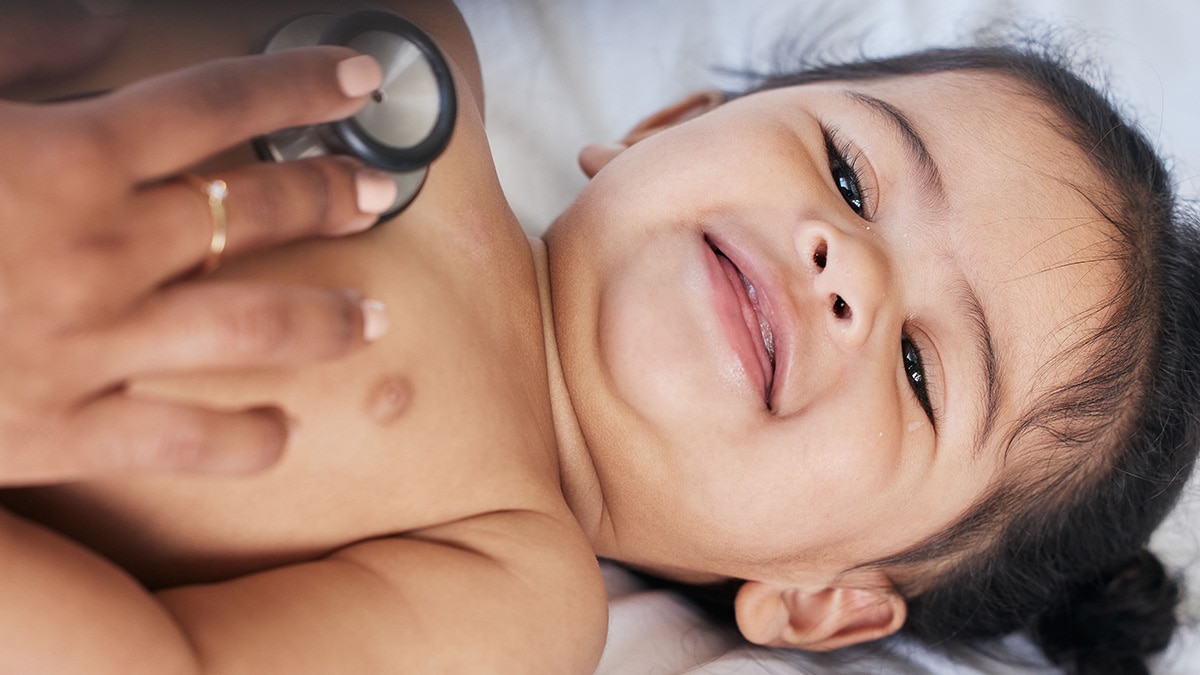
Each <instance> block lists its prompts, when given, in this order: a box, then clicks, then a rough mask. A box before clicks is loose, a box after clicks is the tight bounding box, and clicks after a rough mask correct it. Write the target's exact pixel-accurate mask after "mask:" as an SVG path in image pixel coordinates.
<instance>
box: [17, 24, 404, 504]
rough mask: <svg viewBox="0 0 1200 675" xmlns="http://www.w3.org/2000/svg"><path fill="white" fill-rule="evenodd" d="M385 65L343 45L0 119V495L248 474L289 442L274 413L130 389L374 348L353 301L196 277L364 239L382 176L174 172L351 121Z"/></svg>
mask: <svg viewBox="0 0 1200 675" xmlns="http://www.w3.org/2000/svg"><path fill="white" fill-rule="evenodd" d="M381 77H382V74H381V72H380V67H379V64H378V63H376V62H375V61H374V60H372V59H370V58H369V57H365V56H357V55H356V54H355V53H354V52H352V51H350V50H347V49H342V48H335V47H317V48H311V49H297V50H290V51H287V52H282V53H279V54H276V55H271V56H254V57H241V58H234V59H226V60H222V61H214V62H210V63H208V64H203V65H200V66H196V67H193V68H190V69H187V70H183V71H179V72H176V73H172V74H168V75H164V76H160V77H157V78H154V79H151V80H146V81H144V82H141V83H138V84H135V85H133V86H130V87H127V88H124V89H119V90H117V91H115V92H113V93H111V94H108V95H104V96H100V97H96V98H92V99H86V100H81V101H75V102H69V103H59V104H47V105H29V104H17V103H5V102H0V485H20V484H33V483H40V482H50V481H61V480H68V479H73V478H79V477H85V476H95V475H97V474H103V473H106V472H112V471H119V470H130V469H148V470H178V471H183V470H186V471H205V472H240V471H248V470H254V469H257V468H261V467H264V466H267V465H269V464H270V463H271V462H272V461H274V459H275V458H276V457H278V456H279V454H280V452H281V451H282V448H283V446H284V443H285V441H286V437H287V424H286V419H285V417H284V415H283V413H282V412H281V411H279V410H276V409H256V410H245V411H218V410H210V409H204V408H198V407H195V406H189V405H184V404H180V403H173V402H170V401H166V400H154V399H146V398H139V397H136V396H134V395H133V394H131V393H130V392H128V391H127V388H126V386H125V385H126V383H127V382H128V381H130V380H131V379H134V378H137V377H140V376H147V375H159V374H184V373H192V372H202V371H206V370H213V369H229V368H239V367H257V366H263V365H273V364H281V363H293V362H298V361H304V360H310V359H316V358H327V357H333V356H337V355H340V354H344V353H346V352H348V351H349V350H352V349H354V348H356V347H359V346H361V345H362V344H363V343H364V342H366V341H369V340H370V339H372V338H373V337H376V336H377V335H378V334H379V333H380V332H381V331H382V330H383V329H384V328H385V327H386V319H385V317H384V315H383V314H382V307H381V306H379V305H378V304H377V303H371V302H364V301H363V300H362V298H361V297H360V296H359V295H358V294H356V293H355V292H353V291H348V290H338V289H317V288H308V287H290V286H280V285H266V284H262V283H251V282H236V281H227V280H226V281H222V280H217V279H208V280H205V279H203V278H197V277H196V274H195V272H196V270H197V269H199V268H201V267H202V266H203V265H204V263H205V261H206V259H208V258H209V257H210V255H211V253H212V251H213V250H214V249H218V248H220V246H218V245H217V244H216V242H215V240H214V236H215V230H214V228H215V226H216V225H215V223H214V221H215V220H217V219H218V218H217V217H218V215H220V214H219V213H218V212H220V211H223V212H224V213H225V214H227V215H228V240H227V243H226V244H225V246H224V253H225V255H226V256H236V255H238V254H241V253H245V252H247V251H251V250H254V249H259V248H263V247H267V246H272V245H276V244H279V243H280V242H284V241H288V240H293V239H297V238H301V237H307V236H312V235H339V234H345V233H350V232H356V231H361V230H363V229H366V228H368V227H369V226H370V225H371V224H372V223H373V222H374V221H375V219H376V218H377V215H378V214H379V213H381V212H382V211H384V210H385V209H386V208H387V207H388V206H390V204H391V201H392V199H393V198H394V195H395V186H394V185H393V183H392V181H391V180H390V179H389V178H388V177H387V176H386V175H384V174H381V173H378V172H374V171H370V170H366V169H363V168H362V167H360V166H359V165H357V164H355V163H353V162H351V161H349V160H346V159H338V158H320V159H313V160H304V161H300V162H293V163H289V164H248V165H244V166H239V167H235V168H233V169H230V170H228V171H225V172H223V173H220V174H218V175H209V176H206V177H205V180H206V181H208V180H217V179H220V180H223V181H225V183H226V184H227V185H228V186H229V193H228V197H227V198H226V199H225V200H224V204H223V206H222V205H220V204H218V205H215V206H214V205H213V204H211V203H210V200H209V197H207V196H205V195H204V194H203V193H202V192H201V191H200V190H198V189H197V187H196V186H195V185H193V184H191V183H190V182H189V181H185V180H181V179H180V178H179V176H180V174H181V172H184V171H186V170H187V169H188V168H189V167H192V166H194V165H195V164H196V163H197V162H200V161H201V160H204V159H205V158H207V157H210V156H211V155H213V154H214V153H216V152H218V151H220V150H222V149H224V148H227V147H230V146H232V145H235V144H237V143H240V142H243V141H245V140H247V139H250V138H253V137H254V136H257V135H259V134H262V133H265V132H268V131H272V130H275V129H280V128H285V127H291V126H299V125H306V124H314V123H318V122H322V121H328V120H333V119H340V118H344V117H347V116H349V115H351V114H353V113H354V112H355V111H357V110H358V109H359V107H361V105H362V104H363V103H364V102H365V101H366V98H367V96H369V94H370V93H371V92H373V91H374V90H375V88H376V87H378V86H379V82H380V78H381Z"/></svg>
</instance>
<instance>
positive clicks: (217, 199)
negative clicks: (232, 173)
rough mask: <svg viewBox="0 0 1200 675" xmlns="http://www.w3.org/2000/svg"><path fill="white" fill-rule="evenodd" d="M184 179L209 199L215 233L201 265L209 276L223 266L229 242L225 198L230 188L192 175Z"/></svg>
mask: <svg viewBox="0 0 1200 675" xmlns="http://www.w3.org/2000/svg"><path fill="white" fill-rule="evenodd" d="M183 178H184V179H185V180H186V181H187V182H188V183H190V184H191V185H192V186H193V187H195V188H196V189H198V190H200V192H203V193H204V196H205V197H208V210H209V212H210V213H211V214H212V225H213V233H212V240H211V241H210V242H209V244H208V255H207V256H206V257H205V258H204V262H203V263H201V265H200V273H201V274H208V273H209V272H212V271H213V270H215V269H217V266H218V265H220V264H221V255H222V254H224V253H225V244H226V243H227V242H228V241H229V219H228V218H227V217H226V214H225V198H226V197H228V196H229V186H228V185H226V184H225V181H223V180H208V179H205V178H201V177H200V176H197V175H195V174H191V173H189V174H185V175H184V177H183Z"/></svg>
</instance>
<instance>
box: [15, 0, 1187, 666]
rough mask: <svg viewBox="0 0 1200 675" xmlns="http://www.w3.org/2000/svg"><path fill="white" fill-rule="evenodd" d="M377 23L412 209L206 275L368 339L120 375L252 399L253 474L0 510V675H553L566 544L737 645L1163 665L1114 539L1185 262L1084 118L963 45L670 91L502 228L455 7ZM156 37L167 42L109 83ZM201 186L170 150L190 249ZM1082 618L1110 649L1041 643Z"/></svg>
mask: <svg viewBox="0 0 1200 675" xmlns="http://www.w3.org/2000/svg"><path fill="white" fill-rule="evenodd" d="M333 4H334V5H335V8H336V10H337V11H345V10H346V9H348V8H349V3H344V2H340V3H333ZM395 5H396V6H395V7H391V9H394V10H395V11H397V12H399V13H401V14H404V15H406V16H408V17H409V18H411V19H412V20H413V21H414V22H416V23H418V24H419V25H422V26H423V27H425V28H426V30H428V31H429V33H430V34H431V35H432V36H433V37H434V38H435V39H436V40H437V41H438V43H439V44H440V45H441V47H442V49H443V50H444V52H445V53H446V54H447V56H448V57H449V59H450V61H451V63H452V67H453V69H454V72H455V75H456V78H457V81H458V87H459V113H458V120H457V126H456V129H455V135H454V137H453V139H452V141H451V143H450V145H449V147H448V148H447V150H446V151H445V153H444V155H443V156H442V157H441V158H440V159H439V160H438V161H437V162H436V163H435V164H434V166H433V167H432V169H431V172H430V175H429V178H428V181H427V183H426V185H425V186H424V188H423V190H422V192H421V194H420V196H419V197H418V199H417V200H416V201H415V202H414V203H413V204H412V205H411V206H410V207H409V208H408V209H407V210H405V211H404V212H403V213H402V214H401V215H399V216H398V217H397V218H395V219H394V220H392V221H390V222H388V223H385V224H383V225H381V226H379V227H376V228H375V229H373V230H371V231H369V232H367V233H364V234H362V235H358V236H356V237H353V238H350V239H347V240H338V241H321V242H308V243H303V244H298V245H295V246H292V247H290V248H287V249H284V250H282V251H276V252H273V253H269V254H264V255H261V256H258V257H256V258H252V259H241V260H238V261H236V262H233V263H230V264H227V265H226V266H224V267H222V268H220V269H219V270H218V271H217V275H218V276H220V277H224V278H228V279H231V280H233V279H238V278H246V277H254V278H258V279H269V280H279V281H286V282H289V283H297V282H303V283H312V284H315V285H321V286H344V287H348V288H357V289H362V290H363V292H364V293H365V294H366V295H367V296H368V297H370V298H374V299H377V300H379V301H381V302H383V303H384V304H385V305H386V307H387V308H388V312H389V314H390V317H391V323H392V326H393V328H392V330H391V331H390V332H389V333H388V334H387V335H385V336H384V337H383V338H381V339H379V340H378V341H377V342H375V343H374V344H372V345H371V346H370V347H369V348H368V349H365V350H363V351H362V352H360V353H357V354H355V355H353V356H351V357H348V358H346V359H343V360H339V361H334V362H328V363H325V364H320V365H316V366H308V367H304V368H295V369H293V368H279V369H271V370H264V371H262V372H260V373H257V374H255V375H254V376H249V377H247V376H237V377H233V376H230V375H227V374H222V373H213V374H211V375H210V376H206V377H202V378H191V379H187V380H181V379H172V380H167V379H153V378H150V379H146V380H142V381H138V382H134V383H131V385H130V389H129V395H130V396H135V397H147V398H167V399H183V400H189V401H201V402H204V403H206V404H208V405H210V406H212V407H214V408H222V409H251V408H258V407H261V406H264V405H270V406H279V407H281V408H282V409H283V410H285V411H286V412H287V414H288V415H289V417H290V418H291V419H292V420H293V422H294V424H293V427H294V428H293V432H292V436H291V439H290V442H289V446H288V451H287V454H286V456H285V457H284V459H283V460H282V461H281V462H280V463H279V464H278V465H277V466H276V467H274V468H272V469H270V470H268V471H266V472H263V473H261V474H258V475H255V476H253V477H250V478H237V479H228V478H227V479H222V478H195V477H168V478H139V479H120V480H110V481H94V482H88V483H74V484H67V485H55V486H47V487H42V488H36V489H34V488H30V489H24V490H19V491H18V490H13V491H9V492H7V493H5V494H4V495H3V497H2V499H3V503H4V504H5V506H6V507H7V508H9V509H10V510H11V511H14V512H16V513H20V514H22V515H23V516H24V517H25V518H27V519H28V520H26V519H24V518H18V517H15V516H13V515H10V514H8V513H4V514H3V519H2V520H0V523H2V525H3V527H2V528H0V537H3V542H2V543H0V552H2V553H0V556H2V557H3V561H4V569H5V580H4V586H3V588H4V591H3V596H2V597H3V599H4V607H5V611H4V613H3V616H4V617H5V619H4V630H3V631H0V635H3V636H4V637H3V638H0V639H3V640H4V644H3V645H2V647H0V663H3V664H4V666H6V668H5V670H6V671H7V670H17V671H22V672H24V671H26V670H38V671H44V672H70V671H74V670H78V671H85V672H89V673H96V672H106V670H105V669H110V670H111V671H113V672H119V673H133V672H142V671H146V672H151V673H172V672H181V673H190V672H226V671H229V672H254V673H263V672H288V673H300V672H376V671H381V672H430V671H435V672H446V671H449V672H460V671H461V672H481V671H482V672H494V671H501V672H518V673H528V672H547V673H564V672H589V671H590V670H592V669H593V668H594V666H595V664H596V662H597V659H598V658H599V655H600V651H601V649H602V647H603V641H604V635H605V595H604V588H603V582H602V580H601V577H600V573H599V568H598V565H597V562H596V558H597V557H602V558H608V559H612V560H616V561H619V562H621V563H624V564H626V565H628V566H630V567H632V568H634V569H637V570H640V571H643V572H646V573H649V574H653V575H656V576H660V577H664V578H666V579H670V580H674V581H679V582H684V583H687V584H696V585H709V584H716V585H718V586H720V587H727V586H733V587H736V592H735V594H734V608H735V615H736V620H737V623H738V626H739V628H740V630H741V632H742V633H743V634H744V635H745V636H746V637H747V638H748V639H749V640H751V641H753V642H755V643H759V644H764V645H772V646H781V647H795V648H802V649H813V650H830V649H837V648H839V647H844V646H847V645H852V644H856V643H860V642H864V641H869V640H874V639H878V638H882V637H885V636H887V635H891V634H893V633H895V632H896V631H898V630H900V629H901V628H907V629H909V630H912V631H913V632H915V633H916V634H918V635H921V636H923V637H927V638H930V639H945V638H947V637H958V638H965V639H970V638H976V637H984V636H993V635H1000V634H1004V633H1006V632H1009V631H1011V630H1014V629H1019V628H1029V629H1032V630H1033V631H1034V632H1035V634H1036V635H1037V636H1038V637H1039V639H1040V640H1041V641H1042V643H1043V645H1044V646H1045V648H1046V650H1047V653H1048V654H1050V655H1051V656H1052V657H1054V658H1056V659H1061V660H1064V661H1066V660H1069V659H1074V660H1076V661H1077V662H1079V663H1086V662H1087V659H1097V658H1103V659H1106V660H1107V661H1108V662H1110V663H1111V662H1114V661H1116V660H1119V659H1128V663H1130V664H1134V665H1136V664H1140V663H1141V658H1142V657H1143V656H1144V655H1145V654H1146V653H1148V652H1153V651H1155V650H1157V649H1159V648H1161V647H1162V646H1163V644H1165V642H1164V640H1165V639H1166V638H1167V637H1169V635H1170V631H1171V629H1172V628H1173V623H1172V622H1171V619H1170V617H1171V612H1172V609H1173V605H1174V596H1173V592H1174V591H1173V586H1171V585H1170V583H1169V581H1167V580H1165V579H1164V578H1161V577H1162V569H1161V566H1160V565H1158V563H1157V561H1156V560H1154V559H1153V557H1152V556H1151V555H1149V554H1147V553H1145V552H1144V544H1145V541H1146V539H1147V538H1148V536H1149V533H1150V532H1151V531H1152V530H1153V528H1154V527H1155V526H1156V525H1157V523H1158V521H1159V520H1160V519H1161V518H1162V516H1163V515H1164V514H1165V512H1166V511H1167V510H1168V509H1169V507H1170V505H1171V503H1172V501H1173V499H1174V498H1175V496H1176V495H1177V494H1178V491H1179V489H1180V487H1181V486H1182V484H1183V481H1184V480H1185V479H1186V475H1187V472H1188V469H1189V468H1190V466H1191V463H1192V461H1193V460H1194V457H1195V452H1196V447H1197V444H1196V442H1197V422H1196V421H1195V420H1196V413H1197V410H1198V404H1197V401H1198V400H1200V393H1198V392H1197V386H1198V385H1200V378H1197V376H1196V375H1195V373H1194V371H1193V370H1191V369H1192V368H1194V366H1192V365H1190V364H1194V363H1196V362H1197V359H1198V358H1200V354H1198V350H1200V344H1198V342H1200V309H1198V307H1197V299H1196V293H1195V290H1194V289H1196V288H1197V287H1200V274H1198V273H1197V269H1196V266H1197V265H1196V261H1197V260H1200V244H1198V242H1197V238H1196V235H1195V233H1194V232H1193V231H1192V230H1189V229H1186V228H1184V227H1182V226H1181V225H1179V224H1178V223H1177V221H1176V220H1175V219H1176V217H1177V214H1176V210H1175V208H1174V205H1173V203H1172V198H1171V195H1170V190H1169V182H1168V180H1167V177H1166V175H1165V172H1164V171H1163V169H1162V167H1161V165H1160V163H1159V162H1158V160H1157V159H1156V158H1155V156H1154V154H1153V152H1152V151H1151V149H1150V148H1149V146H1148V145H1147V144H1146V142H1145V140H1144V139H1143V138H1142V137H1141V136H1140V135H1139V134H1138V133H1136V132H1135V131H1133V130H1132V129H1130V128H1129V127H1128V126H1126V125H1125V124H1123V123H1121V121H1120V120H1119V118H1118V117H1117V116H1116V115H1115V114H1114V113H1113V112H1112V110H1111V108H1110V107H1109V106H1108V105H1107V104H1106V103H1105V102H1104V100H1103V98H1102V97H1100V96H1099V95H1097V94H1096V93H1095V92H1093V91H1092V90H1091V89H1090V88H1088V87H1087V86H1086V85H1084V84H1083V83H1082V82H1081V81H1079V80H1078V79H1076V78H1074V77H1073V76H1071V75H1070V74H1069V73H1067V72H1066V71H1065V70H1063V69H1062V68H1060V67H1059V66H1057V65H1055V64H1054V63H1053V62H1052V61H1049V60H1046V59H1042V58H1039V57H1037V56H1034V55H1029V54H1026V53H1024V52H1020V51H1014V50H1006V49H994V50H992V49H977V50H959V51H939V52H930V53H923V54H916V55H911V56H906V57H901V58H897V59H890V60H885V61H876V62H863V63H855V64H849V65H845V66H826V67H814V68H807V69H801V70H799V71H798V72H797V74H794V75H790V76H784V77H779V78H771V79H768V80H766V81H764V82H763V83H762V86H761V87H759V88H758V89H756V90H755V91H753V92H751V93H748V94H747V95H744V96H740V97H731V96H727V95H723V94H718V93H716V92H704V93H701V94H698V95H696V96H693V97H690V98H688V99H686V100H684V101H681V102H679V103H678V104H676V105H674V106H671V107H669V108H667V109H665V110H662V111H660V112H658V113H656V114H654V115H652V116H651V117H649V118H647V119H646V120H645V121H644V122H643V123H642V124H640V125H639V126H638V127H637V128H636V129H635V130H634V131H633V132H631V134H630V135H629V137H627V138H626V139H624V140H623V141H622V142H621V143H619V144H615V145H596V146H589V147H588V148H585V149H584V150H583V151H582V153H581V155H580V164H581V166H582V167H583V169H584V171H585V172H586V173H587V174H588V175H589V176H590V177H591V180H590V182H589V184H588V186H587V187H586V188H585V189H584V190H583V192H582V193H581V194H580V195H579V196H578V198H577V199H576V200H575V202H574V203H573V204H572V205H571V206H570V207H569V208H568V209H567V210H566V211H565V212H564V213H563V214H562V215H561V217H560V218H559V219H558V220H557V221H556V222H555V223H554V225H553V226H552V227H551V228H550V230H549V232H548V233H547V235H546V237H545V240H544V241H542V240H539V239H532V240H531V239H527V238H526V237H525V236H524V235H523V234H522V231H521V229H520V227H519V226H518V224H517V222H516V219H515V218H514V216H513V214H512V213H511V211H510V210H509V208H508V206H507V205H506V203H505V200H504V196H503V194H502V193H501V190H500V187H499V184H498V182H497V179H496V175H495V172H494V169H493V167H492V164H491V162H490V159H489V154H488V145H487V138H486V136H485V135H484V131H483V119H482V109H483V106H482V101H483V92H482V90H481V89H482V88H481V84H480V78H479V74H478V64H477V62H476V59H475V55H474V51H473V48H472V46H471V42H470V37H469V35H468V34H467V32H466V29H465V26H464V25H463V24H462V22H461V18H460V17H459V16H458V15H457V13H456V12H455V11H454V9H453V7H452V6H448V5H433V4H430V3H411V2H408V3H400V2H397V3H395ZM239 11H245V12H247V14H244V15H243V14H240V13H238V12H239ZM297 11H300V10H299V9H297V8H296V7H295V6H294V5H289V6H288V7H286V8H282V9H280V8H275V7H268V8H267V9H263V10H261V11H253V12H251V11H249V10H237V9H234V8H231V7H226V6H224V5H220V4H217V5H215V6H214V7H212V8H209V9H207V10H206V12H205V15H204V17H203V18H205V19H206V20H207V22H200V23H196V20H195V17H182V18H181V17H176V16H174V14H173V12H168V11H167V10H161V11H159V10H156V9H155V6H154V5H152V4H148V5H147V6H146V7H138V8H135V12H144V16H143V17H142V19H141V21H142V23H138V21H137V19H138V17H137V16H136V15H135V17H134V18H135V22H134V26H133V28H132V31H133V32H132V33H131V35H130V36H129V37H128V38H127V39H128V40H129V44H130V48H129V49H127V50H126V52H125V53H123V54H122V56H121V57H120V58H118V59H117V60H116V61H114V62H113V63H111V64H105V65H104V66H103V67H102V68H101V69H99V70H97V71H96V72H94V73H92V74H91V75H90V76H89V78H88V79H87V80H85V81H79V82H74V83H71V84H69V85H67V86H66V88H67V89H70V90H75V91H88V90H95V89H98V88H106V87H109V86H113V85H116V84H119V83H121V82H123V81H128V80H132V79H136V78H140V77H143V76H147V75H150V74H151V72H150V69H161V68H167V67H172V66H175V65H181V63H179V62H177V61H178V60H189V61H197V60H203V59H207V58H211V57H216V56H220V55H222V54H225V55H228V54H237V53H245V52H247V51H249V50H250V45H252V44H253V43H254V41H255V40H256V39H257V38H258V37H259V36H261V35H262V34H264V33H265V32H266V31H267V30H269V29H270V27H271V26H272V25H274V24H277V23H278V22H280V21H282V20H284V19H286V18H288V17H289V16H291V15H292V14H293V13H295V12H297ZM156 12H159V13H156ZM160 14H161V15H160ZM174 20H178V21H185V20H186V21H187V23H186V24H184V23H179V24H177V25H174V26H173V27H172V28H170V30H166V31H164V29H163V28H162V26H163V23H162V22H163V21H166V22H170V21H174ZM234 27H236V30H235V28H234ZM185 29H186V31H188V33H189V35H196V37H197V39H196V40H195V42H194V43H191V42H189V43H188V44H189V45H190V47H193V48H194V51H187V53H186V54H185V55H183V56H180V55H179V54H178V53H177V52H174V53H172V54H171V55H168V56H166V57H161V58H156V59H154V60H148V59H147V58H146V50H150V49H153V48H155V47H156V44H155V41H154V40H155V38H156V37H158V36H161V35H170V34H173V32H172V31H184V30H185ZM208 31H211V35H210V34H209V32H208ZM217 34H220V35H222V36H225V37H224V39H223V40H218V39H216V38H215V37H213V36H215V35H217ZM210 38H211V39H210ZM159 46H161V45H159ZM172 58H175V59H177V61H172V60H171V59H172ZM62 93H67V92H66V91H64V92H62ZM730 99H731V100H730ZM236 161H238V159H237V158H236V157H227V158H225V159H224V162H225V163H224V164H219V163H214V164H212V165H211V166H206V168H205V173H206V175H207V176H209V177H211V178H221V179H223V180H225V181H226V182H227V183H228V185H229V190H230V196H229V201H228V204H229V214H230V223H229V227H230V231H231V236H232V234H233V233H236V228H237V214H238V211H239V209H252V208H253V205H250V204H245V203H239V202H238V199H237V192H238V186H239V180H240V179H244V180H250V179H251V174H248V173H247V172H246V171H245V169H244V167H240V166H239V165H237V164H236V163H235V162H236ZM179 198H180V199H184V198H190V199H193V200H194V201H195V202H196V209H197V210H198V211H199V212H202V213H204V212H206V209H207V205H206V204H205V202H204V201H203V200H202V198H201V197H200V196H197V194H195V193H194V192H191V193H189V192H187V191H185V190H181V191H180V197H179ZM243 212H244V211H243ZM252 328H253V327H252ZM249 335H250V337H249V338H248V339H260V338H261V339H269V335H270V332H269V331H267V332H266V335H267V337H266V338H262V335H263V333H260V332H257V331H255V330H250V331H249ZM181 436H183V437H185V436H186V430H181ZM1147 575H1149V576H1150V577H1154V576H1155V575H1158V577H1160V578H1159V579H1157V583H1155V584H1152V585H1151V586H1149V587H1147V586H1146V584H1144V583H1143V579H1145V578H1147ZM1120 593H1126V594H1129V595H1133V596H1136V597H1138V598H1145V599H1146V604H1147V606H1148V607H1149V609H1147V610H1146V611H1145V612H1143V613H1135V616H1134V617H1133V620H1132V622H1131V623H1132V625H1133V626H1134V627H1145V626H1152V627H1153V628H1154V635H1153V639H1149V640H1148V639H1146V638H1145V636H1144V635H1142V634H1138V635H1136V636H1127V635H1126V633H1124V632H1122V631H1120V630H1119V631H1117V632H1116V633H1114V634H1113V635H1111V636H1104V637H1103V639H1089V638H1088V637H1087V636H1081V635H1078V634H1076V633H1074V632H1072V629H1071V627H1072V626H1074V624H1071V623H1070V622H1069V621H1067V620H1066V619H1064V618H1063V617H1064V616H1068V615H1073V614H1074V613H1076V612H1077V611H1083V610H1081V609H1079V608H1081V607H1092V606H1097V605H1100V606H1103V605H1104V604H1105V603H1106V602H1107V601H1108V598H1109V597H1110V596H1112V595H1113V594H1120ZM1151 599H1155V600H1154V601H1151ZM1088 603H1090V604H1088ZM1155 621H1157V622H1158V623H1154V622H1155ZM1064 626H1065V627H1066V630H1065V631H1064V630H1063V627H1064ZM1055 629H1057V630H1059V631H1060V632H1059V633H1058V634H1056V633H1054V630H1055ZM1126 647H1129V649H1126ZM1104 650H1109V651H1104ZM1131 667H1132V666H1131Z"/></svg>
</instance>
